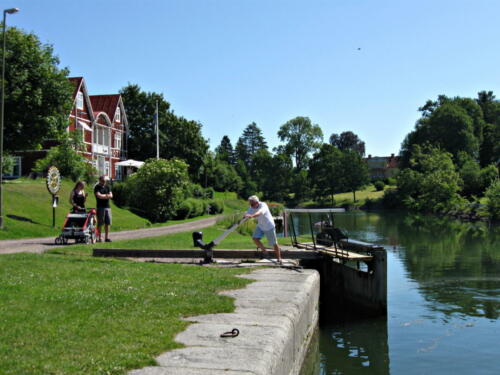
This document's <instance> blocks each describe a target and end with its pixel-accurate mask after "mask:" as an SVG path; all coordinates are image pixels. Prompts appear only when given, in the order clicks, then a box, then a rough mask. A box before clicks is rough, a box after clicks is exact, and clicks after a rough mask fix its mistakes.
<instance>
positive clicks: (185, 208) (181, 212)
mask: <svg viewBox="0 0 500 375" xmlns="http://www.w3.org/2000/svg"><path fill="white" fill-rule="evenodd" d="M192 210H193V205H192V203H191V201H190V200H189V199H187V200H185V201H183V202H182V203H181V204H180V206H179V208H177V212H176V215H175V218H176V219H178V220H183V219H187V218H188V217H190V216H189V215H190V214H191V211H192Z"/></svg>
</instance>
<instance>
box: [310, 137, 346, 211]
mask: <svg viewBox="0 0 500 375" xmlns="http://www.w3.org/2000/svg"><path fill="white" fill-rule="evenodd" d="M342 169H343V168H342V152H341V151H340V150H339V149H338V148H337V147H334V146H333V145H331V144H327V143H324V144H323V145H322V146H321V148H320V150H319V151H318V152H317V153H315V154H314V155H313V158H312V160H311V162H310V166H309V178H310V181H311V182H310V183H311V186H313V192H314V196H315V197H316V198H317V199H322V198H323V197H324V196H326V195H329V196H330V198H331V203H332V207H333V206H335V199H334V194H337V193H340V192H342V191H343V185H342V184H343V181H342V173H343V170H342Z"/></svg>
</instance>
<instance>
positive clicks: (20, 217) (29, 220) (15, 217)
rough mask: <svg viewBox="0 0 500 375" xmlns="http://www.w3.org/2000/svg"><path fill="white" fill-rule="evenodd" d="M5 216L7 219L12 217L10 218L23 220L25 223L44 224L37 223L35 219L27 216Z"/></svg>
mask: <svg viewBox="0 0 500 375" xmlns="http://www.w3.org/2000/svg"><path fill="white" fill-rule="evenodd" d="M7 217H8V218H9V219H12V220H17V221H24V222H27V223H31V224H37V225H45V224H42V223H39V222H37V221H34V220H31V219H30V218H29V217H24V216H17V215H7Z"/></svg>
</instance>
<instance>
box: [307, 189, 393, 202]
mask: <svg viewBox="0 0 500 375" xmlns="http://www.w3.org/2000/svg"><path fill="white" fill-rule="evenodd" d="M385 188H386V189H388V188H389V187H388V186H386V187H385ZM383 195H384V192H383V191H377V190H376V189H375V187H374V186H373V185H367V186H365V187H364V188H363V189H362V190H357V191H356V206H361V205H363V204H364V203H365V201H366V199H380V198H382V196H383ZM334 197H335V205H336V206H342V205H343V204H349V205H352V204H354V200H353V195H352V192H349V193H340V194H335V195H334ZM325 200H326V201H327V202H330V198H329V197H325ZM310 205H315V202H305V203H303V204H301V206H310Z"/></svg>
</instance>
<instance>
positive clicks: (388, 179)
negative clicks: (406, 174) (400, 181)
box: [384, 177, 397, 186]
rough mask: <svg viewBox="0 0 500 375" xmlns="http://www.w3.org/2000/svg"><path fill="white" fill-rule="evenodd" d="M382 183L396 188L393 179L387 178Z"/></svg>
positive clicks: (395, 181) (395, 182)
mask: <svg viewBox="0 0 500 375" xmlns="http://www.w3.org/2000/svg"><path fill="white" fill-rule="evenodd" d="M384 182H385V184H386V185H389V186H396V184H397V180H396V179H395V178H394V177H387V178H386V179H385V181H384Z"/></svg>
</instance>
